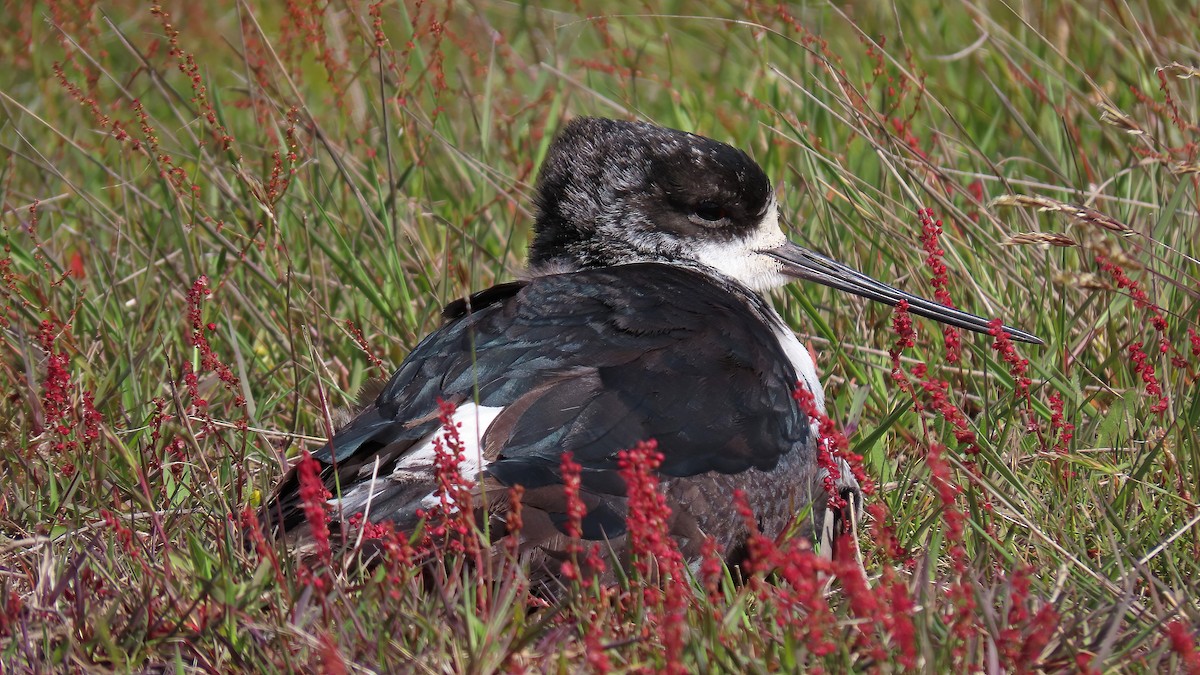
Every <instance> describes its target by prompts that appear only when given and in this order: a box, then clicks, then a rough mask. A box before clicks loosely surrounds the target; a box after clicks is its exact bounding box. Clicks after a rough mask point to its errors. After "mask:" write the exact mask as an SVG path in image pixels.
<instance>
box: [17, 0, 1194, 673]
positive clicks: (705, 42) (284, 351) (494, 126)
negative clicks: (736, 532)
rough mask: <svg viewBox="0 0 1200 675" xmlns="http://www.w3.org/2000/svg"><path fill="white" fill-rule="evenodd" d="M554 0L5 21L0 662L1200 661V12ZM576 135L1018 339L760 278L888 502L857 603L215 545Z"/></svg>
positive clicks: (146, 9) (517, 223)
mask: <svg viewBox="0 0 1200 675" xmlns="http://www.w3.org/2000/svg"><path fill="white" fill-rule="evenodd" d="M580 4H581V5H582V6H580ZM580 4H571V3H558V5H559V6H558V7H557V8H556V9H545V8H539V7H535V6H533V4H532V3H530V4H526V3H520V2H516V3H514V2H491V1H489V0H480V1H479V2H474V3H468V2H458V3H455V4H454V5H453V6H452V7H451V8H447V7H445V6H444V5H443V3H439V2H408V3H404V4H397V3H394V2H383V3H380V5H373V4H368V3H366V2H362V1H360V0H339V1H334V2H329V3H323V2H307V1H304V0H296V1H292V2H287V3H267V2H242V3H215V2H213V3H208V2H171V3H166V4H164V5H162V6H161V8H159V7H152V6H150V5H141V4H139V3H131V2H115V1H114V2H100V3H92V2H88V1H87V0H78V1H76V2H38V3H33V4H31V5H30V4H26V3H17V2H6V3H5V5H4V10H3V12H2V13H0V27H2V33H0V34H2V35H3V36H4V37H3V38H2V39H0V63H3V64H4V67H3V69H2V70H0V148H2V153H0V224H2V225H3V232H2V234H0V237H2V238H3V242H4V251H3V255H2V256H0V305H2V311H0V326H2V327H3V330H2V331H0V345H2V350H0V383H2V384H3V386H2V390H3V392H4V394H5V396H4V398H3V399H2V400H0V419H2V420H3V425H2V427H0V475H2V478H0V663H2V664H3V665H2V666H0V671H5V672H7V671H9V670H11V671H22V670H42V669H62V670H77V671H93V670H98V671H102V670H114V671H127V670H143V669H152V670H156V671H157V670H178V671H191V670H213V671H219V672H228V671H231V670H248V671H292V670H322V671H328V672H349V671H359V670H380V671H391V672H396V671H418V670H419V671H424V672H430V671H436V672H458V671H470V672H489V671H492V670H495V669H501V668H502V669H508V670H513V671H522V670H529V671H535V670H542V669H547V668H548V669H551V670H555V671H573V670H577V669H595V670H604V669H612V670H615V671H624V670H629V669H687V670H702V669H705V668H709V669H713V670H728V671H737V672H768V671H777V670H793V669H799V668H811V669H816V668H818V667H819V668H824V669H827V670H833V671H840V670H844V669H848V668H850V669H854V670H867V669H878V670H882V671H891V670H906V669H921V670H929V671H948V670H955V671H960V672H961V671H963V670H965V669H966V668H970V669H971V670H977V671H985V670H986V671H989V672H999V671H1002V670H1017V671H1019V670H1038V669H1044V670H1050V671H1060V670H1066V671H1074V670H1079V671H1088V672H1095V671H1113V670H1135V671H1156V672H1162V671H1172V670H1178V671H1185V672H1191V673H1200V656H1198V655H1197V645H1196V640H1197V638H1196V635H1197V634H1196V627H1197V626H1200V605H1198V604H1197V600H1196V598H1197V597H1200V589H1197V581H1196V579H1197V578H1200V526H1198V524H1197V523H1198V522H1200V514H1198V509H1197V499H1198V495H1200V443H1198V442H1197V434H1198V433H1200V399H1197V397H1195V396H1194V395H1193V394H1192V392H1193V389H1194V387H1195V385H1196V379H1197V370H1198V368H1200V338H1198V337H1197V334H1196V331H1197V329H1198V327H1200V301H1198V293H1197V289H1200V283H1198V281H1197V277H1198V276H1200V267H1198V265H1197V260H1196V258H1197V256H1200V235H1198V234H1197V233H1198V232H1200V216H1198V210H1200V204H1198V201H1200V199H1198V198H1200V185H1198V182H1200V160H1198V158H1197V154H1198V151H1200V145H1198V144H1200V127H1197V124H1200V116H1198V115H1197V112H1196V111H1197V110H1198V109H1200V77H1196V76H1197V75H1200V70H1197V69H1198V68H1200V38H1198V34H1197V32H1196V28H1195V27H1196V26H1197V25H1200V16H1197V11H1198V10H1197V9H1196V6H1195V5H1194V4H1193V5H1188V4H1187V3H1180V6H1178V7H1175V6H1170V5H1169V4H1167V3H1162V4H1160V3H1082V2H1062V3H1058V2H1045V3H1000V2H995V3H992V2H973V1H970V0H965V1H962V2H950V3H943V2H935V1H931V0H919V1H915V2H895V3H892V4H891V5H888V6H884V5H882V4H880V5H878V6H877V5H876V4H874V3H857V5H855V4H854V3H852V6H850V7H846V8H842V7H841V5H842V4H843V3H828V4H826V3H821V2H814V3H801V4H795V5H785V6H783V7H777V6H776V4H775V3H773V2H757V1H756V0H749V1H747V2H736V3H725V4H723V3H716V4H715V5H713V4H712V3H687V2H666V3H650V2H647V3H644V4H642V5H637V6H635V5H632V4H630V5H628V9H627V10H626V13H623V14H608V15H605V14H604V12H603V11H602V8H604V7H611V4H610V3H594V4H592V3H586V2H585V3H580ZM609 11H610V12H611V10H609ZM581 114H596V115H606V116H614V117H628V118H642V119H649V120H653V121H655V122H659V123H662V124H665V125H669V126H674V127H678V128H684V129H689V130H695V131H697V132H700V133H703V134H705V135H708V136H712V137H715V138H718V139H721V140H725V141H728V142H731V143H733V144H735V145H737V146H739V147H742V148H745V149H747V150H748V151H749V152H750V153H751V155H753V156H754V157H755V158H756V159H757V160H758V161H759V162H760V163H762V164H763V166H764V167H765V168H766V169H767V172H768V174H769V175H771V176H773V177H774V179H775V181H776V185H777V186H778V189H779V195H780V199H781V203H782V204H783V205H784V209H783V211H784V214H785V219H786V227H787V229H788V230H789V232H790V234H791V236H792V237H793V238H794V239H795V240H797V241H799V242H801V243H805V244H807V245H810V246H812V247H814V248H816V249H818V250H822V251H825V252H828V253H830V254H833V255H835V256H836V257H838V258H839V259H842V260H844V261H846V262H848V263H850V264H853V265H855V266H857V267H859V268H860V269H862V270H863V271H865V272H867V273H868V274H872V275H873V276H876V277H878V278H881V279H884V280H888V281H894V282H897V283H899V284H900V285H903V286H905V287H906V288H908V289H910V290H913V291H916V292H919V293H923V294H925V295H933V294H934V292H935V284H934V283H932V282H931V279H936V280H937V281H938V283H939V284H940V286H938V287H940V288H943V289H945V291H946V292H948V293H949V296H950V298H951V299H952V300H953V302H954V303H956V304H957V305H959V306H961V307H964V308H966V309H968V310H970V311H974V312H976V313H980V314H983V315H987V316H999V317H1002V318H1003V319H1004V320H1005V321H1006V322H1008V323H1012V324H1014V325H1019V326H1021V327H1023V328H1026V329H1028V330H1030V331H1032V332H1034V333H1036V334H1038V335H1040V336H1042V337H1043V338H1044V339H1045V340H1046V346H1044V347H1039V348H1029V347H1025V346H1021V347H1019V348H1018V349H1017V350H1016V351H1015V352H1014V351H1009V350H1006V349H1005V348H1004V346H1003V345H1000V346H999V348H997V347H996V346H994V345H993V340H992V339H990V338H988V337H987V336H976V335H964V336H962V342H961V347H955V346H954V345H953V344H949V345H948V344H947V343H946V341H945V340H943V333H942V331H941V329H940V328H939V327H937V326H934V325H927V324H924V323H923V322H918V326H917V333H916V336H915V340H914V342H915V344H914V345H913V346H911V347H906V348H903V349H898V348H897V344H898V343H899V342H900V341H901V336H900V335H899V334H898V333H897V332H896V331H895V330H894V329H893V327H892V326H893V324H892V317H893V315H892V313H891V312H890V311H889V310H888V309H887V308H883V307H880V306H876V305H868V304H865V303H864V302H860V301H858V300H850V299H847V298H845V297H843V296H840V295H837V294H835V293H833V292H831V291H829V290H827V289H824V288H816V287H810V286H796V287H795V288H792V289H791V290H789V291H788V292H787V293H786V294H781V295H780V297H779V298H778V303H777V305H778V306H779V307H780V309H781V311H782V312H784V314H785V316H786V317H787V318H788V319H789V321H790V322H791V324H792V325H793V327H794V328H795V329H796V330H797V331H798V332H799V333H800V334H802V335H803V336H806V339H808V340H811V343H812V345H813V346H814V348H815V350H816V351H817V352H818V354H819V363H820V367H821V368H822V370H823V376H824V378H825V381H826V383H827V384H826V392H827V395H828V396H829V401H830V406H829V410H830V415H831V417H832V419H833V421H834V422H835V423H837V424H838V425H839V426H841V427H842V428H843V429H844V430H845V431H846V433H847V435H848V438H849V447H850V448H851V449H852V450H853V451H854V452H857V453H859V454H861V455H863V465H864V468H865V470H866V472H867V474H868V475H870V476H872V477H873V478H874V479H875V481H876V483H877V484H878V490H877V491H876V492H875V494H874V495H873V496H871V497H870V499H869V504H871V505H872V511H871V513H870V514H868V516H867V517H866V518H865V521H864V523H863V529H862V531H861V533H860V537H859V539H860V546H861V552H862V556H863V560H864V562H865V565H866V570H867V572H868V577H867V578H866V579H863V578H862V577H861V576H858V575H856V574H855V573H854V572H853V570H852V569H851V567H852V566H847V565H844V564H840V563H839V564H835V565H831V566H827V567H822V563H820V562H819V561H817V560H816V559H814V558H813V557H812V556H811V554H809V553H808V552H807V551H806V550H804V549H803V547H802V546H801V545H800V544H799V543H798V542H794V541H793V542H788V543H784V544H781V545H780V547H778V550H775V551H771V552H765V553H764V554H763V555H764V556H767V554H768V553H770V555H771V556H773V557H771V558H769V560H770V561H772V562H773V563H774V564H777V565H778V568H777V573H776V574H775V575H772V576H771V578H770V579H769V580H767V579H764V578H763V576H762V574H761V573H760V575H759V576H758V577H757V578H756V580H754V581H752V582H751V583H749V584H746V585H742V586H733V585H730V584H728V583H723V582H722V581H721V579H720V576H719V572H720V571H719V570H714V569H711V568H709V569H707V570H706V571H705V574H703V575H701V576H702V578H701V579H698V580H696V582H695V583H696V588H697V590H696V592H695V593H692V592H690V591H684V592H682V593H681V592H678V591H679V590H680V589H679V588H677V586H679V585H680V584H683V583H687V582H686V580H680V579H672V580H671V581H669V582H665V583H668V584H670V586H669V587H668V592H667V593H666V594H665V595H663V594H659V593H657V592H656V589H657V588H658V587H659V586H658V584H656V582H654V581H653V580H650V579H644V578H634V579H632V580H630V581H628V583H625V584H623V585H621V586H618V587H616V588H609V589H597V588H594V587H586V586H577V587H576V589H575V591H576V592H575V593H574V594H573V596H572V597H571V598H569V599H568V600H566V601H564V602H563V603H562V604H561V605H560V606H557V607H552V608H542V607H539V606H538V605H537V603H536V602H532V601H530V600H529V599H528V598H527V597H526V588H525V585H524V582H523V578H522V576H521V575H520V574H519V573H517V572H514V571H513V570H511V569H497V570H491V571H489V572H488V573H487V574H484V575H481V579H482V580H481V581H478V582H476V581H471V580H464V579H463V578H461V577H459V576H456V573H457V572H459V571H460V568H459V566H458V563H456V562H454V561H453V560H451V561H449V562H447V563H446V565H445V566H444V569H442V570H441V572H439V574H440V575H441V576H440V577H439V580H438V581H436V583H435V584H434V586H435V587H436V588H437V589H438V592H436V593H428V592H422V590H421V589H422V582H421V581H420V579H415V578H414V574H413V572H412V570H411V569H410V568H408V567H406V566H404V565H403V564H402V560H403V553H404V552H403V551H393V553H395V556H393V558H392V560H391V562H390V563H389V564H387V565H385V566H384V567H383V568H381V569H380V570H377V571H376V572H375V573H374V574H373V575H371V576H368V577H365V578H364V577H363V576H362V575H359V574H356V573H354V571H353V570H346V569H344V568H342V567H341V566H339V565H338V564H331V565H330V566H329V568H327V569H323V570H320V571H317V572H312V571H307V570H297V569H295V564H294V563H293V562H292V561H291V560H290V559H289V558H288V557H287V556H286V555H285V554H284V553H283V551H282V549H281V548H279V547H276V548H273V549H272V548H270V547H262V548H260V550H257V551H254V552H243V550H242V548H241V547H240V546H239V545H238V542H240V539H241V532H242V524H243V514H244V513H246V512H248V511H250V510H252V507H253V506H254V505H256V504H257V503H258V501H259V500H260V499H261V497H262V495H263V494H264V493H265V492H266V491H267V490H269V489H270V487H271V486H272V485H273V483H274V481H275V480H276V479H277V478H278V477H279V475H280V473H281V471H282V468H283V467H284V462H285V459H286V458H287V457H294V456H296V455H297V454H298V453H299V452H300V450H301V449H303V448H313V447H315V445H316V444H317V443H318V442H319V439H320V438H321V437H324V436H325V435H327V433H328V430H329V422H328V421H327V420H328V411H329V409H330V408H336V407H339V406H343V405H346V404H347V403H349V402H350V401H351V400H352V399H353V397H354V393H355V392H356V390H357V389H358V388H359V387H360V386H361V385H362V384H363V383H364V382H366V381H367V380H369V379H371V378H373V377H378V376H382V375H385V374H386V373H387V371H388V370H389V369H390V368H391V367H393V366H395V365H396V364H398V363H399V362H400V360H401V359H402V358H403V356H404V355H405V354H406V353H407V350H408V349H410V348H411V347H412V346H413V345H414V344H415V343H416V341H417V340H418V339H419V337H420V336H421V335H423V334H424V333H425V332H427V331H428V330H430V329H431V328H432V327H433V326H435V325H436V323H437V319H438V312H439V309H440V306H441V305H442V303H444V302H445V301H448V300H450V299H453V298H456V297H459V296H460V295H461V294H462V293H464V292H467V291H468V290H470V289H478V288H482V287H485V286H487V285H488V284H490V283H492V282H493V281H496V280H503V279H508V278H511V277H512V276H513V275H515V274H516V273H517V272H518V271H519V270H520V269H521V265H522V256H523V251H524V250H525V246H526V244H527V242H528V239H529V225H530V221H531V214H530V208H531V207H530V193H531V186H532V183H533V180H534V178H535V171H536V167H537V166H538V164H539V161H540V159H541V157H542V155H543V153H544V152H545V148H546V145H547V143H548V142H549V140H550V138H551V136H552V134H553V132H554V130H555V129H556V128H557V127H558V125H559V124H560V123H561V122H562V120H564V119H566V118H568V117H570V116H574V115H581ZM922 209H929V210H930V211H927V212H922V211H921V210H922ZM922 213H924V214H926V215H925V216H924V217H922V215H921V214H922ZM937 221H940V222H941V231H940V234H939V231H938V227H937V224H936V222H937ZM927 259H928V260H927ZM940 262H944V264H945V266H946V271H945V272H944V273H942V272H940V271H939V270H938V269H937V268H938V264H939V263H940ZM1026 360H1027V361H1026ZM921 364H925V367H922V365H921ZM971 434H973V435H974V438H975V441H974V442H973V443H972V442H971V440H970V438H969V435H971ZM764 566H766V563H765V562H764ZM830 575H832V577H833V578H834V582H833V583H832V584H830V585H829V589H830V592H829V593H828V594H827V593H825V590H826V584H825V583H824V579H826V578H827V577H829V576H830ZM706 582H707V583H706ZM425 586H426V587H428V580H426V582H425ZM671 591H676V592H671ZM680 598H682V600H680Z"/></svg>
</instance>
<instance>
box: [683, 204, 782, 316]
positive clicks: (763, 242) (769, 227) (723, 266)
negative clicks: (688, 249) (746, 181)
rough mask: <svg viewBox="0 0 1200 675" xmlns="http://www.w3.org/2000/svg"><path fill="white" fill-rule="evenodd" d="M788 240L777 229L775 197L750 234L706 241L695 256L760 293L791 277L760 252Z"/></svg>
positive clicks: (777, 217) (777, 214)
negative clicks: (717, 241) (716, 242)
mask: <svg viewBox="0 0 1200 675" xmlns="http://www.w3.org/2000/svg"><path fill="white" fill-rule="evenodd" d="M786 243H787V237H786V236H784V234H783V230H781V229H779V209H778V206H777V205H776V203H775V200H774V198H772V199H771V204H770V205H769V206H768V207H767V213H766V215H764V216H763V218H762V220H760V221H759V223H758V227H756V228H755V229H754V232H752V233H751V234H750V236H748V237H746V238H744V239H735V240H733V241H730V242H725V243H721V244H705V245H704V246H701V247H700V248H699V250H697V251H696V260H698V261H699V262H701V263H703V264H705V265H708V266H709V267H712V268H714V269H716V270H717V271H719V272H721V274H724V275H725V276H727V277H730V278H733V279H736V280H738V281H739V282H741V283H742V285H743V286H747V287H749V288H751V289H753V290H755V291H758V292H759V293H763V292H766V291H769V290H772V289H775V288H779V287H780V286H784V285H786V284H787V283H788V281H790V279H789V278H788V277H786V276H784V274H783V272H781V271H780V269H781V268H782V264H781V263H780V262H779V261H778V260H776V259H774V258H772V257H770V256H767V255H763V254H762V253H759V251H766V250H769V249H773V248H779V247H780V246H783V245H784V244H786Z"/></svg>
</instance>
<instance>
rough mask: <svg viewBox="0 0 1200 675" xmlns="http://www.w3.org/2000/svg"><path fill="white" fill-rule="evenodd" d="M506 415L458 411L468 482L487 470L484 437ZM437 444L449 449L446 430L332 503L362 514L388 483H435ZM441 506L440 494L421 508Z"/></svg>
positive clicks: (493, 410) (483, 409)
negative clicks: (433, 478) (430, 480)
mask: <svg viewBox="0 0 1200 675" xmlns="http://www.w3.org/2000/svg"><path fill="white" fill-rule="evenodd" d="M502 412H504V408H498V407H491V406H483V405H475V404H474V403H464V404H462V405H460V406H459V407H458V409H457V410H455V411H454V416H453V418H452V419H453V421H454V424H455V425H457V426H458V438H459V440H460V441H461V442H462V448H463V458H462V460H461V461H460V462H459V463H458V470H459V473H461V474H462V475H463V477H464V478H466V479H467V480H472V481H474V480H477V479H478V477H479V473H480V472H481V471H483V470H484V469H485V468H487V465H488V461H487V460H486V459H484V458H483V436H484V434H486V433H487V430H488V427H490V426H491V425H492V422H495V421H496V418H497V417H499V416H500V413H502ZM435 441H439V442H441V443H442V444H443V447H445V446H444V444H445V443H446V430H445V429H443V428H441V427H439V428H438V429H437V431H434V432H433V433H431V434H429V435H428V436H426V437H424V438H422V439H421V440H419V441H417V442H416V443H415V444H413V447H412V449H411V450H409V451H408V453H407V454H405V455H404V458H403V459H401V460H400V461H399V462H398V463H397V464H396V468H395V469H394V470H393V471H392V473H391V474H390V475H388V476H382V477H380V478H378V479H375V480H368V481H367V482H365V483H364V484H362V485H360V486H358V487H356V488H354V489H353V490H350V491H349V492H347V493H345V494H344V495H342V498H341V500H338V499H331V500H329V503H330V504H332V505H335V506H336V505H339V503H340V506H341V508H342V509H343V510H344V511H351V512H352V511H361V510H362V509H363V508H364V507H365V506H367V505H368V504H369V503H370V501H371V500H372V499H374V498H375V497H376V496H378V495H379V494H381V493H382V492H383V491H384V490H385V489H386V486H387V481H394V482H399V483H407V482H412V481H414V480H429V479H431V478H432V477H433V474H434V459H435V458H436V456H437V453H436V451H435V450H434V442H435ZM440 503H441V502H440V500H439V499H438V497H437V494H436V493H434V494H430V495H429V496H427V497H425V498H424V499H422V500H421V506H422V507H424V508H431V507H433V506H436V505H438V504H440Z"/></svg>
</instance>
